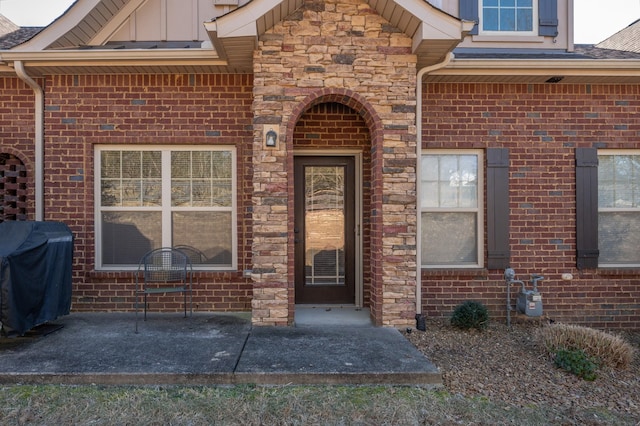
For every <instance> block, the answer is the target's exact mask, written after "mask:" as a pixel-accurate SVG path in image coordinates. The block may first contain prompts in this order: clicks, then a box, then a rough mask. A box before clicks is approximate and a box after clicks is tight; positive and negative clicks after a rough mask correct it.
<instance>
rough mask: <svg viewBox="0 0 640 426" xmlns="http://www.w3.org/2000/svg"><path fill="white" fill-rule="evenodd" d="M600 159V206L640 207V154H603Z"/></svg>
mask: <svg viewBox="0 0 640 426" xmlns="http://www.w3.org/2000/svg"><path fill="white" fill-rule="evenodd" d="M598 161H599V166H598V206H599V207H601V208H607V207H608V208H612V207H615V208H638V207H640V197H639V195H640V156H638V155H601V156H599V157H598Z"/></svg>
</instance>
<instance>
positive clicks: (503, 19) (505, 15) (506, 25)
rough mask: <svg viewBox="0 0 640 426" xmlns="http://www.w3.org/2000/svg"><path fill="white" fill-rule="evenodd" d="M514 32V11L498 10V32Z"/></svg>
mask: <svg viewBox="0 0 640 426" xmlns="http://www.w3.org/2000/svg"><path fill="white" fill-rule="evenodd" d="M515 30H516V10H515V9H500V31H515Z"/></svg>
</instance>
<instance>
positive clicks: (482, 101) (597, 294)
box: [422, 84, 640, 328]
mask: <svg viewBox="0 0 640 426" xmlns="http://www.w3.org/2000/svg"><path fill="white" fill-rule="evenodd" d="M424 89H425V90H424V92H423V93H424V96H423V102H424V108H423V111H424V113H423V117H424V119H423V139H422V140H423V144H422V146H423V148H424V149H429V148H446V149H457V148H480V149H484V148H493V147H502V148H508V149H509V155H510V167H509V186H510V188H509V193H510V194H509V206H510V212H511V213H510V214H511V217H510V246H511V247H510V249H511V267H512V268H514V269H515V270H516V273H517V274H518V277H519V278H520V279H524V280H526V279H528V277H529V274H532V273H539V274H542V275H544V277H545V280H544V281H542V283H541V286H540V290H541V292H542V295H543V306H544V312H545V314H546V316H548V317H550V318H553V319H557V320H563V321H571V322H577V323H584V324H590V325H592V326H596V327H623V328H625V327H626V328H637V327H638V325H639V324H640V271H638V270H626V271H625V270H609V269H598V270H583V271H579V270H577V269H576V191H575V190H576V188H575V177H576V176H575V149H576V148H578V147H597V148H599V149H621V148H627V149H638V148H640V142H639V141H638V137H639V136H640V122H639V121H638V117H637V113H638V108H639V107H640V98H639V95H640V88H639V87H638V86H637V85H550V84H547V85H526V84H521V85H518V84H425V86H424ZM505 226H506V224H505ZM485 249H486V248H485ZM503 273H504V271H503V270H488V271H487V270H473V271H461V270H458V271H456V270H447V271H432V270H428V269H423V272H422V283H423V298H422V301H423V306H424V310H425V313H426V314H427V315H429V316H435V317H441V316H446V315H448V314H449V313H450V312H451V311H452V310H453V308H454V307H455V305H457V304H458V303H460V302H462V301H464V300H468V299H477V300H481V301H483V302H485V303H486V304H487V305H488V306H489V308H490V310H491V314H492V315H493V316H494V317H496V318H499V317H504V316H506V309H505V303H506V301H505V300H506V299H505V294H506V286H505V282H504V279H503ZM563 273H571V274H573V276H574V279H573V280H572V281H563V280H562V279H561V275H562V274H563ZM516 291H517V289H516Z"/></svg>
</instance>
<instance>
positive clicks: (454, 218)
mask: <svg viewBox="0 0 640 426" xmlns="http://www.w3.org/2000/svg"><path fill="white" fill-rule="evenodd" d="M482 154H483V152H482V151H480V150H456V151H440V150H429V151H428V153H427V154H423V155H422V160H421V161H422V168H421V185H420V188H421V197H420V208H421V223H422V227H421V234H422V235H421V238H422V253H421V261H422V266H423V267H425V268H447V267H448V268H451V267H454V268H477V267H482V266H483V252H484V249H483V248H484V246H483V223H484V220H483V203H482V198H483V197H482V188H483V173H482V164H483V158H482Z"/></svg>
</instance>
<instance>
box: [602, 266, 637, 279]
mask: <svg viewBox="0 0 640 426" xmlns="http://www.w3.org/2000/svg"><path fill="white" fill-rule="evenodd" d="M598 275H602V276H609V277H620V276H628V275H634V276H638V275H640V267H636V268H632V267H629V268H620V267H611V268H607V267H600V268H598Z"/></svg>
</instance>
